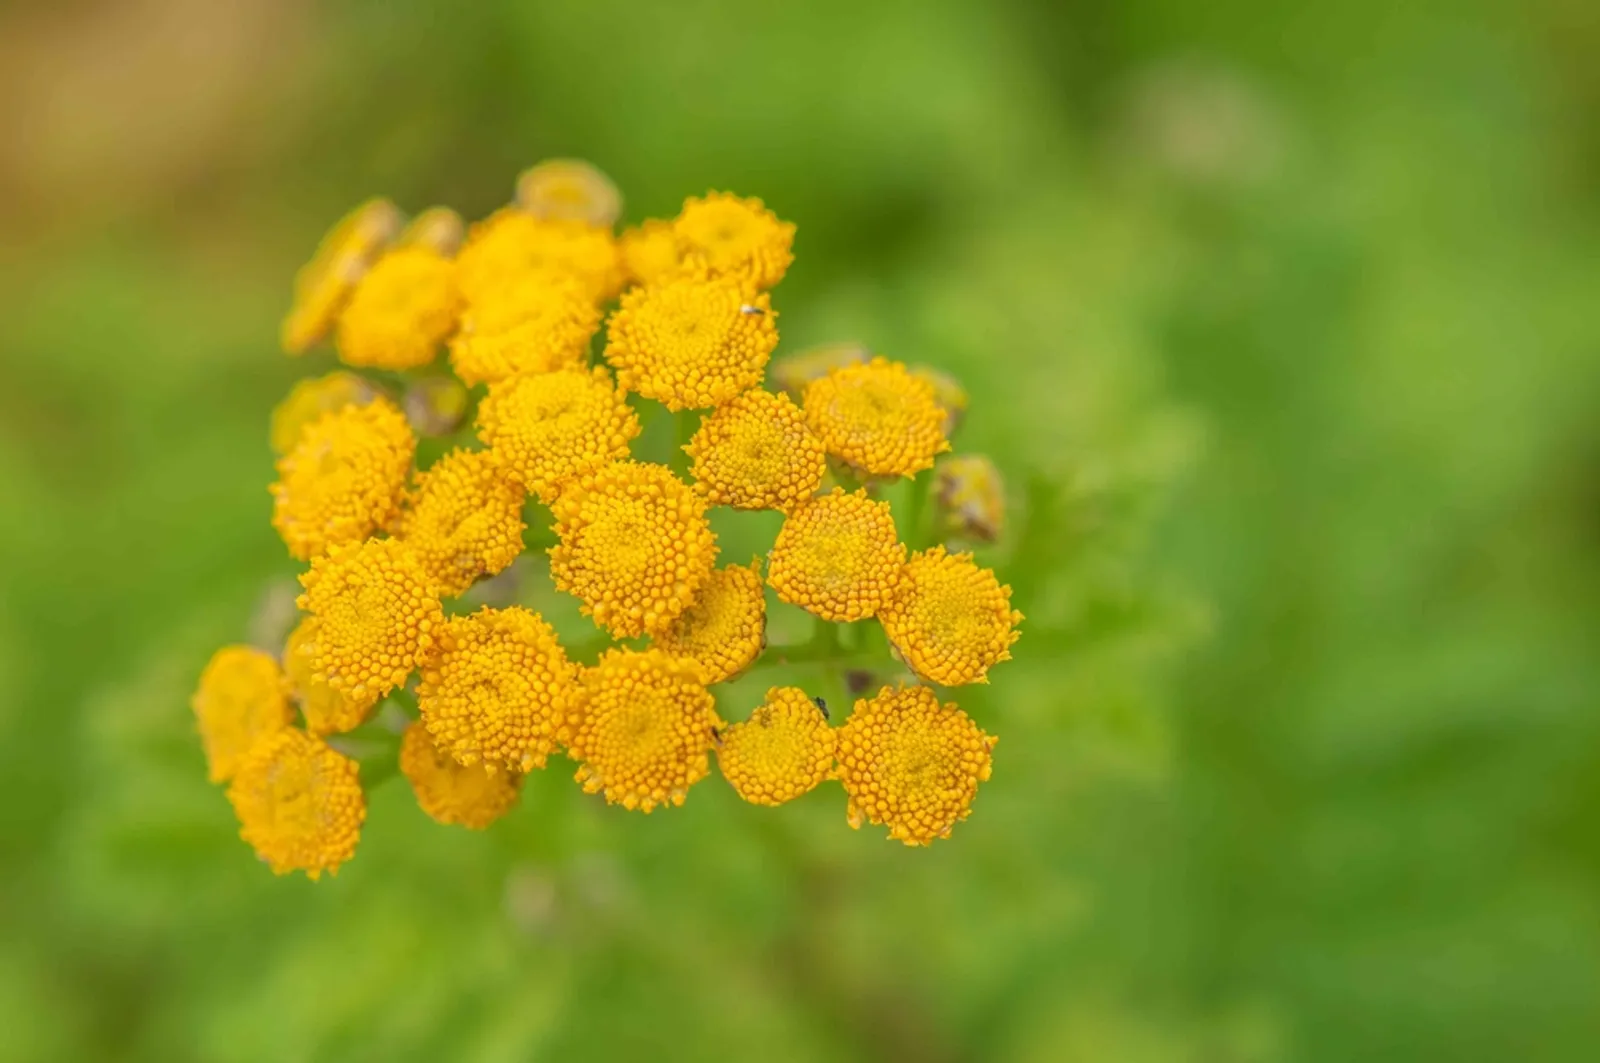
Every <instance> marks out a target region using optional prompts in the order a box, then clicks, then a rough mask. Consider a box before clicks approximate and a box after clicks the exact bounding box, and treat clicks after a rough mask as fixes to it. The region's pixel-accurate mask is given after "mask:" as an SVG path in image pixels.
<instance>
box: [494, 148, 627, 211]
mask: <svg viewBox="0 0 1600 1063" xmlns="http://www.w3.org/2000/svg"><path fill="white" fill-rule="evenodd" d="M517 206H519V207H521V208H522V209H523V210H525V211H527V212H528V213H529V214H532V215H533V216H534V217H536V218H553V219H556V220H560V221H581V222H585V223H587V224H589V225H600V226H606V227H610V226H612V225H615V224H616V221H617V218H618V217H619V216H620V215H621V214H622V193H621V192H619V191H618V190H617V186H616V185H615V184H614V183H612V180H611V178H609V177H607V176H606V175H605V174H603V173H601V172H600V171H599V170H598V169H596V168H595V167H593V166H591V165H590V164H589V163H586V162H584V161H583V160H582V159H546V160H545V161H544V162H541V163H539V164H538V165H537V166H530V167H528V168H527V169H526V170H524V171H522V173H521V174H519V175H518V177H517Z"/></svg>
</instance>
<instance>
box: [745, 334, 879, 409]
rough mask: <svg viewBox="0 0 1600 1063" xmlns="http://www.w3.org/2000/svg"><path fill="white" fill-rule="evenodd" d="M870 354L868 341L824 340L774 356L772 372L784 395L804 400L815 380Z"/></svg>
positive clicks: (860, 362)
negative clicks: (812, 345) (817, 344)
mask: <svg viewBox="0 0 1600 1063" xmlns="http://www.w3.org/2000/svg"><path fill="white" fill-rule="evenodd" d="M871 358H872V352H871V351H869V350H867V348H866V345H865V344H862V343H857V342H855V341H854V340H846V341H844V342H841V343H824V344H822V345H820V346H817V347H807V348H806V349H805V350H803V351H796V352H795V353H794V354H786V355H783V356H782V357H780V358H774V359H773V360H772V368H771V369H770V370H769V373H770V375H771V376H772V382H773V383H774V384H775V385H777V387H778V388H779V389H780V390H781V391H782V392H783V393H784V394H785V395H788V396H789V397H790V398H791V399H793V400H794V401H796V402H803V401H805V397H806V388H807V387H809V386H810V385H811V382H812V381H813V380H821V379H822V378H823V377H825V376H827V375H828V374H829V373H831V372H833V371H834V370H835V369H842V368H844V367H845V366H847V365H864V364H866V363H867V362H868V361H869V360H871Z"/></svg>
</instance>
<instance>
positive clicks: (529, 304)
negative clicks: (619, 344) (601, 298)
mask: <svg viewBox="0 0 1600 1063" xmlns="http://www.w3.org/2000/svg"><path fill="white" fill-rule="evenodd" d="M599 328H600V308H599V307H598V306H597V305H595V302H594V300H593V299H592V298H591V297H590V295H589V293H588V291H587V290H585V288H584V286H583V284H582V283H580V282H579V281H577V280H574V279H572V278H570V277H563V276H558V275H551V274H545V273H518V274H515V275H513V276H512V277H510V278H508V279H507V280H506V281H505V282H504V283H502V284H499V285H496V286H493V287H490V288H489V289H487V290H486V291H485V292H484V294H483V295H482V296H481V297H480V298H479V299H478V301H477V302H475V303H473V305H472V306H471V307H470V308H469V309H468V310H467V312H466V314H465V315H464V316H463V318H462V321H461V332H460V334H459V335H458V336H457V337H456V338H455V339H454V340H452V341H451V343H450V365H451V367H452V368H453V369H455V371H456V375H457V376H459V377H460V378H461V379H462V380H463V381H464V382H466V383H468V384H478V383H483V382H490V383H492V382H494V381H497V380H504V379H505V378H507V377H510V376H515V375H517V374H520V373H549V372H552V371H554V370H557V369H567V368H573V367H577V366H581V365H582V364H583V362H584V359H585V358H586V357H587V355H588V352H589V340H590V339H591V338H592V337H593V336H594V334H595V332H597V331H598V330H599Z"/></svg>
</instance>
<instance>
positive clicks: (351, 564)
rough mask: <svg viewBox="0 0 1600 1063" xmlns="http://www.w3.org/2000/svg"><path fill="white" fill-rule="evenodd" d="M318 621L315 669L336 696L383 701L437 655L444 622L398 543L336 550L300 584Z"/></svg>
mask: <svg viewBox="0 0 1600 1063" xmlns="http://www.w3.org/2000/svg"><path fill="white" fill-rule="evenodd" d="M300 583H301V585H302V586H304V587H305V589H306V591H305V593H304V594H302V595H301V596H300V599H299V605H300V608H301V609H303V610H305V611H306V612H308V613H310V614H311V615H312V616H314V617H315V618H316V620H317V627H316V633H315V635H314V637H313V641H312V643H311V663H312V666H313V667H314V668H315V669H316V670H317V672H318V673H319V674H321V675H322V677H323V678H324V679H326V680H327V682H328V685H330V686H332V687H333V688H334V689H335V690H338V691H340V692H341V693H343V694H345V695H348V696H349V697H351V698H354V699H355V700H357V701H363V700H365V699H367V698H373V697H382V696H383V695H384V694H387V693H388V692H389V691H391V690H393V689H394V688H395V687H397V686H400V685H401V684H402V683H404V682H405V681H406V677H407V676H409V675H410V674H411V673H412V672H413V671H415V670H416V669H417V668H418V667H420V666H421V665H422V663H423V662H424V661H426V660H427V659H428V658H429V656H430V655H431V654H432V651H433V646H434V640H435V639H436V638H437V637H438V633H439V628H440V627H441V626H442V624H443V622H444V612H443V610H442V609H441V607H440V605H439V599H438V598H437V597H436V596H435V595H434V594H433V591H432V589H431V587H430V586H429V580H428V574H427V572H426V571H425V570H424V569H423V567H422V563H421V562H420V561H418V560H417V557H416V554H415V553H413V552H412V550H411V548H410V547H409V546H407V545H406V544H405V543H402V542H400V541H399V540H398V539H368V540H367V541H366V542H363V543H350V544H348V545H345V546H336V547H334V548H333V549H332V550H330V551H328V553H327V554H326V555H325V556H323V557H319V558H317V559H316V560H315V561H313V562H312V563H311V571H310V572H307V573H304V574H303V575H302V576H301V577H300Z"/></svg>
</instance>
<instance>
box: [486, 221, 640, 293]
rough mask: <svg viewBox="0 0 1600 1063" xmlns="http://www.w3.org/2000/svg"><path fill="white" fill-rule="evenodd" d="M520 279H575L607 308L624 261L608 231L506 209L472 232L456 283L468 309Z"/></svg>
mask: <svg viewBox="0 0 1600 1063" xmlns="http://www.w3.org/2000/svg"><path fill="white" fill-rule="evenodd" d="M518 273H546V274H557V275H560V276H567V277H572V278H574V279H576V280H577V281H579V282H580V283H582V284H583V286H584V289H585V290H586V291H587V292H588V293H589V296H590V298H592V299H594V300H595V301H596V302H603V301H605V300H606V299H609V298H611V297H612V296H613V295H615V294H616V293H617V291H618V290H619V289H620V288H621V287H622V261H621V258H620V257H619V256H618V254H617V241H616V237H614V236H612V235H611V230H610V228H607V227H601V226H596V225H588V224H585V223H584V222H581V221H560V220H554V219H541V218H535V217H534V216H533V215H531V214H529V213H527V212H526V211H522V210H518V209H516V208H514V207H507V208H505V209H503V210H499V211H496V212H495V213H494V214H493V215H491V216H490V217H488V218H486V219H485V220H483V221H481V222H479V223H478V224H476V225H474V226H473V227H472V231H471V232H470V233H469V234H468V236H467V242H466V245H465V246H463V247H462V248H461V253H460V254H459V255H457V256H456V283H457V284H458V285H459V286H460V288H461V294H462V295H463V296H465V298H466V300H467V302H468V303H469V304H476V303H477V302H478V301H479V300H480V299H482V298H483V297H484V296H485V295H486V294H487V293H488V292H489V290H490V289H492V288H494V287H496V286H497V285H500V284H503V283H504V282H505V281H506V279H507V278H508V277H511V276H513V275H515V274H518Z"/></svg>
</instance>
